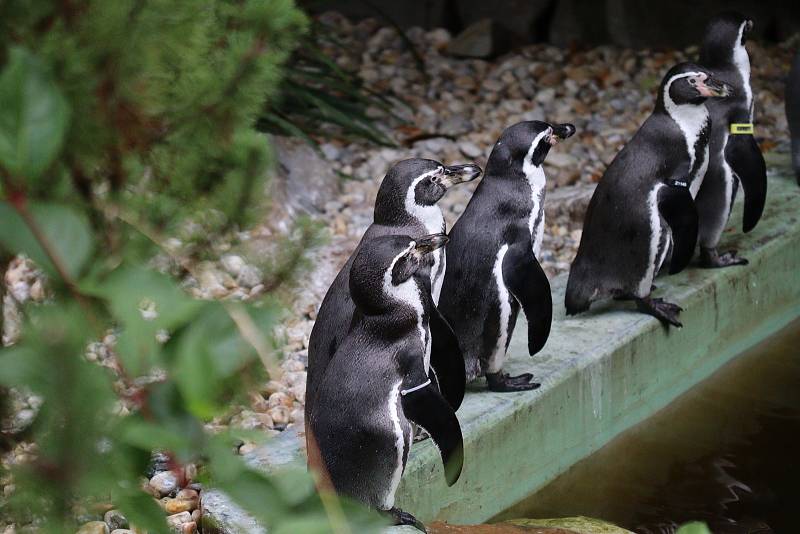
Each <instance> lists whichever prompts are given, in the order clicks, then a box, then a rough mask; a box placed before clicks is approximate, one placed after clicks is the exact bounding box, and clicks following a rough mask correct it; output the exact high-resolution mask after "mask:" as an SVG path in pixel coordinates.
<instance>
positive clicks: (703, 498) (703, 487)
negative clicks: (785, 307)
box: [495, 321, 800, 534]
mask: <svg viewBox="0 0 800 534" xmlns="http://www.w3.org/2000/svg"><path fill="white" fill-rule="evenodd" d="M575 515H585V516H592V517H597V518H601V519H605V520H608V521H611V522H614V523H617V524H618V525H620V526H622V527H625V528H628V529H630V530H633V531H635V532H638V533H642V534H651V533H665V534H666V533H672V532H674V531H675V530H676V528H677V526H678V525H680V524H681V523H684V522H687V521H690V520H703V521H705V522H707V523H708V525H709V527H711V530H712V532H714V533H715V534H745V533H772V532H775V533H779V534H793V533H800V321H795V322H794V323H793V324H791V325H790V326H788V327H787V328H785V329H784V330H782V331H781V332H779V333H778V334H776V335H775V336H773V337H772V338H770V339H768V340H767V341H765V342H763V343H761V344H759V345H758V346H756V347H754V348H753V349H751V350H749V351H747V352H746V353H744V354H743V355H741V356H740V357H738V358H736V359H735V360H734V361H733V362H731V363H729V364H728V365H727V366H725V367H724V368H723V369H721V370H720V371H719V372H717V373H716V374H715V375H714V376H712V377H711V378H709V379H708V380H707V381H705V382H703V383H702V384H700V385H698V386H697V387H695V388H693V389H692V390H691V391H689V392H687V393H686V394H685V395H683V396H681V397H680V398H679V399H678V400H677V401H676V402H674V403H672V404H671V405H670V406H669V407H668V408H666V409H664V410H663V411H661V412H659V413H658V414H656V415H655V416H654V417H652V418H651V419H649V420H648V421H646V422H645V423H643V424H641V425H639V426H637V427H635V428H633V429H631V430H629V431H627V432H626V433H624V434H623V435H622V436H620V437H619V438H617V439H615V440H614V441H612V442H611V443H610V444H608V445H607V446H606V447H604V448H603V449H601V450H600V451H598V452H597V453H595V454H593V455H592V456H590V457H589V458H587V459H585V460H583V461H582V462H580V463H578V464H576V465H575V466H574V467H573V468H571V469H570V471H568V472H567V473H565V474H564V475H562V476H561V477H559V478H558V479H556V480H555V481H554V482H553V483H551V484H550V485H548V486H547V487H546V488H544V489H543V490H541V491H540V492H538V493H537V494H535V495H533V496H531V497H529V498H528V499H526V500H525V501H523V502H521V503H519V504H517V505H516V506H514V507H512V508H511V509H510V510H508V511H506V512H504V513H503V514H502V515H501V516H498V517H497V518H495V520H498V521H499V520H502V519H510V518H518V517H566V516H575Z"/></svg>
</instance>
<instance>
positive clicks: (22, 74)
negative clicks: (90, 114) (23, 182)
mask: <svg viewBox="0 0 800 534" xmlns="http://www.w3.org/2000/svg"><path fill="white" fill-rule="evenodd" d="M69 114H70V110H69V105H68V103H67V101H66V100H65V99H64V97H63V96H62V94H61V92H60V91H59V89H58V87H57V86H56V84H55V83H54V82H53V79H52V77H51V76H50V75H49V73H48V72H47V69H46V68H45V66H44V65H43V64H42V62H40V61H39V60H38V59H37V58H36V57H35V56H34V55H33V54H31V53H30V52H29V51H28V50H26V49H24V48H19V47H14V48H12V49H11V50H10V52H9V61H8V64H7V65H6V67H5V68H4V69H3V71H2V73H0V165H2V166H3V167H5V168H6V170H7V171H8V172H10V173H11V174H12V175H15V176H19V177H21V178H27V179H34V178H37V177H38V176H40V175H41V174H42V173H43V172H44V171H45V170H46V169H47V168H48V167H49V166H50V164H51V163H52V162H53V160H54V159H55V157H56V156H57V155H58V153H59V151H60V150H61V145H62V144H63V141H64V134H65V132H66V129H67V124H68V122H69Z"/></svg>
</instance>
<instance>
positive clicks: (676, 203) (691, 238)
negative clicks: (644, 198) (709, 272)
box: [658, 186, 699, 274]
mask: <svg viewBox="0 0 800 534" xmlns="http://www.w3.org/2000/svg"><path fill="white" fill-rule="evenodd" d="M658 210H659V212H660V213H661V216H662V217H664V219H665V220H666V221H667V224H668V225H669V227H670V230H672V243H673V247H672V261H671V262H670V264H669V274H675V273H679V272H681V271H682V270H684V269H685V268H686V266H687V265H689V261H690V260H691V259H692V255H693V254H694V247H695V245H696V244H697V228H698V224H699V223H698V216H697V208H696V207H695V205H694V200H693V199H692V194H691V193H690V192H689V188H688V187H673V186H667V187H664V188H662V189H661V191H660V192H659V195H658Z"/></svg>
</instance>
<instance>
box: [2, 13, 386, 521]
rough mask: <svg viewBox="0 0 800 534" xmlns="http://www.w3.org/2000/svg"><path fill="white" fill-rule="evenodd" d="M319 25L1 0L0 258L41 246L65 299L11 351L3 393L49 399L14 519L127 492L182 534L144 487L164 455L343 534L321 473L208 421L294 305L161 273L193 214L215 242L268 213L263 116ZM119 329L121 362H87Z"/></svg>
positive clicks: (241, 500)
mask: <svg viewBox="0 0 800 534" xmlns="http://www.w3.org/2000/svg"><path fill="white" fill-rule="evenodd" d="M305 26H306V20H305V18H304V16H303V15H302V13H300V12H299V11H298V10H297V9H296V8H295V7H294V5H293V3H292V2H291V0H115V1H113V2H108V1H106V0H73V1H56V0H40V1H36V2H29V1H26V0H6V1H4V2H0V65H2V67H0V257H3V258H8V257H10V255H13V254H21V253H24V254H26V255H28V256H29V257H30V258H31V259H32V260H34V261H35V262H36V264H37V265H38V266H39V267H41V268H42V269H43V270H44V271H45V272H46V273H47V275H48V283H49V286H50V292H51V293H52V295H53V298H52V300H51V302H49V303H47V304H43V305H27V306H26V307H25V309H24V316H25V321H24V326H23V329H22V336H21V338H20V340H19V341H18V343H17V344H15V345H14V346H12V347H8V348H4V349H2V351H0V385H1V386H3V387H10V388H21V389H25V390H29V391H31V392H33V393H35V394H36V395H38V396H39V397H40V398H41V399H42V400H43V404H42V406H41V409H40V410H39V412H38V414H37V416H36V418H35V420H34V423H33V425H32V427H31V433H32V437H33V439H34V441H35V443H36V444H37V446H38V451H37V452H36V454H35V456H34V458H33V459H32V460H31V461H29V462H25V463H23V464H21V465H18V466H17V467H16V468H15V469H14V472H13V477H14V481H15V485H16V491H15V492H14V493H13V494H12V496H11V497H10V498H9V499H8V500H7V502H6V501H5V500H3V501H0V515H2V516H3V517H8V516H11V517H14V518H15V519H16V520H17V521H22V522H25V521H34V522H36V523H37V525H38V526H40V527H41V528H42V530H43V531H45V532H68V531H70V529H74V528H75V526H76V520H75V514H76V511H77V510H79V509H81V508H82V507H84V506H85V505H88V504H91V503H92V502H112V503H113V504H114V505H115V506H117V507H119V508H121V509H122V511H123V512H124V513H125V514H126V515H127V516H128V518H129V519H130V520H131V521H132V522H133V523H134V524H136V525H138V526H139V527H142V528H145V529H147V530H148V531H150V532H167V527H166V524H165V521H164V515H163V512H162V511H161V510H160V508H159V507H158V505H157V503H156V502H155V501H154V499H153V498H152V497H151V496H149V495H148V494H146V493H145V492H144V491H142V489H141V487H140V486H141V479H140V476H141V474H142V473H144V470H145V467H146V464H147V462H148V459H149V456H150V452H151V451H152V450H155V449H159V450H166V451H169V452H170V455H171V457H172V459H173V460H174V461H175V462H176V464H181V463H185V462H190V461H200V462H201V463H202V465H203V466H204V468H203V476H204V477H205V479H206V480H208V481H209V482H210V483H211V484H213V485H214V486H216V487H219V488H220V489H222V490H225V491H226V492H228V493H229V494H230V495H231V496H232V498H233V499H234V500H235V501H236V502H237V503H238V504H240V505H241V506H242V507H244V508H245V509H246V510H248V511H249V512H250V513H252V514H253V515H254V516H256V517H257V518H258V519H260V520H261V521H262V522H263V523H264V524H266V525H269V526H270V527H271V528H273V529H275V532H289V531H291V532H324V531H327V530H329V529H330V528H331V527H330V526H329V522H328V521H329V520H328V517H329V512H326V510H328V511H329V510H330V509H331V507H332V506H333V507H334V508H336V507H337V506H339V505H338V504H336V503H334V504H331V503H330V502H328V503H327V504H326V503H325V501H323V500H321V499H320V496H319V495H317V493H316V492H315V491H314V490H313V486H312V484H311V482H310V479H309V477H308V475H306V474H305V473H302V474H298V473H285V474H281V475H275V476H266V475H264V474H262V473H260V472H258V471H255V470H253V469H251V468H249V467H248V466H247V465H245V463H244V462H243V461H242V460H241V458H239V457H237V456H235V455H234V454H233V453H232V449H233V442H234V441H235V439H236V438H237V436H236V435H235V433H231V432H229V433H222V434H217V435H210V434H208V433H206V432H205V430H204V427H203V422H204V421H206V420H208V419H209V418H210V417H211V416H213V415H214V414H216V413H218V412H219V411H220V410H221V409H222V408H223V407H224V406H225V405H226V403H228V402H229V400H230V399H231V398H232V397H233V396H234V395H236V394H237V392H238V390H239V384H240V380H239V378H240V377H241V375H242V374H243V373H246V374H252V373H254V372H257V371H258V370H259V369H264V368H266V370H267V371H268V372H270V373H277V372H279V371H278V368H277V365H276V362H275V361H274V358H273V357H272V355H271V353H270V351H269V349H268V333H269V332H270V330H271V326H272V325H273V324H274V323H275V321H276V320H277V319H278V317H279V315H280V310H281V305H280V303H279V302H278V301H277V299H276V298H274V297H273V296H270V295H268V296H267V297H266V298H264V299H262V300H261V301H260V302H258V303H255V304H248V305H245V304H242V303H234V302H216V301H201V300H195V299H192V298H190V297H189V296H188V295H187V294H186V293H184V291H183V290H182V289H181V288H180V285H179V281H178V280H175V279H173V278H171V277H170V276H168V275H165V274H161V273H158V272H155V271H153V270H151V269H148V268H147V267H146V266H147V264H148V262H149V260H150V259H151V258H152V257H153V256H154V255H155V254H157V253H161V254H171V255H175V251H174V249H173V247H171V246H170V245H169V241H168V239H167V238H168V237H170V236H173V235H175V234H176V232H177V231H178V229H179V228H180V227H181V225H182V224H185V223H186V221H187V220H193V221H202V223H203V233H204V234H205V237H206V239H207V240H209V241H210V240H213V239H215V238H218V237H220V236H223V235H225V234H226V233H228V232H230V231H231V230H232V229H235V228H238V227H241V226H242V225H244V224H246V223H247V221H249V220H252V217H253V216H254V214H255V213H257V211H258V207H259V205H260V204H262V203H261V202H253V200H254V199H255V198H258V197H260V196H261V192H262V191H263V176H264V174H265V172H264V170H265V165H266V164H267V162H268V155H269V153H268V147H267V144H266V140H265V138H264V136H263V135H262V134H259V133H258V132H256V131H255V130H254V129H253V127H252V124H253V122H254V118H255V117H256V115H257V114H258V112H259V110H260V109H261V106H262V103H263V98H264V95H265V94H267V95H274V91H275V88H276V87H277V85H278V84H279V82H280V79H281V68H282V65H283V64H284V62H285V61H286V59H287V57H288V56H289V54H290V53H291V50H292V47H293V46H294V45H295V36H296V35H298V34H301V33H302V32H303V31H304V28H305ZM304 228H305V227H301V228H300V230H299V233H298V234H297V235H295V236H294V237H292V236H290V237H288V238H285V239H286V240H287V241H286V242H285V243H283V245H285V246H282V245H281V244H280V243H279V244H278V246H276V249H278V250H279V249H281V248H285V249H288V250H289V251H290V252H289V255H288V259H287V260H285V261H282V260H280V259H276V260H275V261H274V264H275V270H274V272H271V273H269V272H268V273H266V279H267V280H274V283H273V284H272V285H271V286H270V289H271V290H273V292H275V291H278V290H279V289H280V288H281V287H283V286H285V285H286V282H287V281H288V280H290V279H291V278H292V274H293V273H294V268H295V267H296V265H297V263H298V261H299V259H300V257H299V255H298V254H297V253H296V250H297V246H296V241H298V240H299V241H300V242H302V240H303V239H307V237H308V232H307V231H306V230H305V229H304ZM276 239H278V238H276ZM293 240H294V241H293ZM175 259H176V261H177V262H178V263H180V265H181V267H182V268H183V269H185V270H186V271H188V272H190V273H191V272H192V270H193V269H194V266H195V263H194V260H193V258H192V257H191V256H190V257H185V256H179V257H176V258H175ZM0 267H5V264H4V265H2V266H0ZM108 329H113V332H114V333H115V336H116V339H117V343H116V347H115V351H114V355H113V359H114V362H113V365H111V367H113V368H114V369H115V371H116V372H113V373H112V372H110V371H109V369H107V368H104V367H100V366H98V365H95V364H93V363H90V362H89V361H87V360H86V359H85V358H84V354H85V352H86V348H87V345H88V344H89V343H90V342H92V341H94V340H97V339H100V338H101V337H103V336H104V335H105V334H106V333H107V332H108ZM262 372H263V371H262ZM120 403H122V405H123V406H124V408H125V409H123V410H121V409H120ZM10 439H14V437H13V436H11V437H10ZM347 510H350V508H349V507H348V508H347ZM334 517H335V516H334ZM354 517H356V518H357V521H359V523H358V524H363V523H362V522H363V521H367V523H370V522H371V521H372V519H371V517H372V516H369V517H368V518H367V519H366V520H364V519H363V515H359V514H356V516H354ZM298 521H301V522H302V525H303V528H302V529H295V528H294V527H295V526H297V525H298ZM370 524H371V523H370ZM338 525H339V527H338V530H339V531H343V532H347V531H348V529H349V527H348V526H347V521H346V520H340V521H339V523H338ZM287 529H288V530H287Z"/></svg>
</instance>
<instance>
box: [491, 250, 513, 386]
mask: <svg viewBox="0 0 800 534" xmlns="http://www.w3.org/2000/svg"><path fill="white" fill-rule="evenodd" d="M506 252H508V244H505V245H503V246H502V247H500V250H498V251H497V257H496V258H495V261H494V267H493V268H492V277H493V278H494V283H495V287H496V288H497V302H498V305H499V308H500V320H499V331H498V333H497V342H496V344H495V347H494V350H493V351H492V354H491V355H490V356H489V361H488V366H487V369H486V372H487V373H497V372H499V371H500V369H502V368H503V362H504V361H505V357H506V344H507V342H508V324H509V321H510V320H511V298H512V297H511V295H510V294H509V292H508V288H506V283H505V281H504V280H503V259H504V258H505V256H506Z"/></svg>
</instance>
